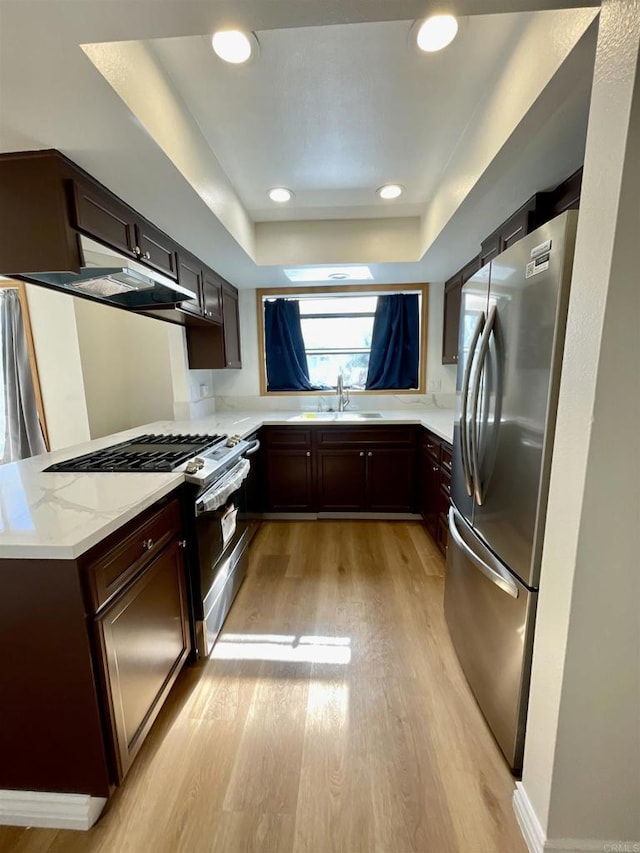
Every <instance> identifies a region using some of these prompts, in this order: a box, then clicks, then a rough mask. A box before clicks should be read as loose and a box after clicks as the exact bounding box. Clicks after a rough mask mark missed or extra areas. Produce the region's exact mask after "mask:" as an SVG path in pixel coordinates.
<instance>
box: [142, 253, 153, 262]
mask: <svg viewBox="0 0 640 853" xmlns="http://www.w3.org/2000/svg"><path fill="white" fill-rule="evenodd" d="M142 257H143V258H144V259H145V260H147V261H150V260H151V252H145V253H144V254H143V256H142Z"/></svg>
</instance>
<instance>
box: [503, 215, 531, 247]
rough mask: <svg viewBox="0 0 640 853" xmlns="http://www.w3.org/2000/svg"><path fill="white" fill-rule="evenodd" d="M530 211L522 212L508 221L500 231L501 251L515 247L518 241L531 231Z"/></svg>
mask: <svg viewBox="0 0 640 853" xmlns="http://www.w3.org/2000/svg"><path fill="white" fill-rule="evenodd" d="M529 219H530V215H529V211H528V210H520V211H518V213H516V214H514V215H513V216H512V217H511V218H510V219H508V220H507V221H506V222H505V223H504V225H503V226H502V228H501V230H500V251H501V252H504V250H505V249H508V248H510V247H511V246H513V244H514V243H517V242H518V240H522V238H523V237H526V236H527V234H528V233H529V231H530V227H529Z"/></svg>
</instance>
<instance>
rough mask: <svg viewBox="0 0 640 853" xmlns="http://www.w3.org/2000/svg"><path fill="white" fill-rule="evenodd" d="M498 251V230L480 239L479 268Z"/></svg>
mask: <svg viewBox="0 0 640 853" xmlns="http://www.w3.org/2000/svg"><path fill="white" fill-rule="evenodd" d="M499 253H500V232H498V231H496V232H494V233H493V234H491V235H490V236H489V237H487V239H486V240H483V241H482V249H481V251H480V269H482V267H483V266H484V265H485V264H488V263H489V261H492V260H493V259H494V258H495V257H496V255H498V254H499Z"/></svg>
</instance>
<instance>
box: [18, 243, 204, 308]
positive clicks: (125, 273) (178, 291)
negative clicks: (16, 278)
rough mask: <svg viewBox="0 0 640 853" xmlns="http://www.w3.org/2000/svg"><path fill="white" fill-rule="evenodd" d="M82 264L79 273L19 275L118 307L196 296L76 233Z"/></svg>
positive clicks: (161, 303) (169, 304)
mask: <svg viewBox="0 0 640 853" xmlns="http://www.w3.org/2000/svg"><path fill="white" fill-rule="evenodd" d="M80 248H81V254H82V258H83V265H82V267H81V269H80V272H79V273H73V272H36V273H24V275H23V277H24V278H26V279H28V280H29V281H33V282H35V283H36V284H44V285H47V286H48V287H55V288H56V289H58V290H64V291H65V293H71V294H72V295H75V296H85V297H89V298H91V299H97V300H99V301H101V302H107V303H109V304H111V305H118V306H120V307H121V308H132V309H140V308H163V307H166V308H172V307H174V306H175V305H177V304H178V303H180V302H185V301H186V300H189V299H197V298H198V296H197V294H196V293H194V292H193V291H191V290H188V289H187V288H186V287H181V286H180V285H179V284H177V283H176V282H175V281H173V280H172V279H170V278H169V277H168V276H166V275H163V274H162V273H159V272H156V271H155V270H151V269H149V268H148V267H145V266H143V265H142V264H139V263H137V261H134V260H132V259H131V258H127V257H126V256H125V255H119V254H118V253H117V252H114V251H113V250H112V249H108V248H106V247H105V246H102V245H101V244H100V243H96V242H95V241H94V240H90V239H89V238H88V237H84V236H80Z"/></svg>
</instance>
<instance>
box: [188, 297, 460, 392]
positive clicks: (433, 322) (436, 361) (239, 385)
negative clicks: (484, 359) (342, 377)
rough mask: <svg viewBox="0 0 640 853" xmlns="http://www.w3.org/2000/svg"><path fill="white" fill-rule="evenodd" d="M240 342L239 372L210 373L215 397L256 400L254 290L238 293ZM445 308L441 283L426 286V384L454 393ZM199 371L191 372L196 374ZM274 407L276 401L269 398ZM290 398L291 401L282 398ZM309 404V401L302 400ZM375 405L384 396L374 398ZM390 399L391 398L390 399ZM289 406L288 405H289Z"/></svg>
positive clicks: (256, 336) (258, 386)
mask: <svg viewBox="0 0 640 853" xmlns="http://www.w3.org/2000/svg"><path fill="white" fill-rule="evenodd" d="M239 296H240V299H239V311H240V341H241V345H242V369H241V370H214V371H209V375H210V376H211V377H212V379H211V381H212V382H213V388H214V391H215V394H216V396H220V397H230V398H234V397H256V396H257V395H259V394H260V380H259V364H258V320H257V317H258V314H257V308H256V291H255V290H251V289H247V290H241V291H240V292H239ZM443 307H444V284H442V283H435V284H431V285H429V322H428V346H427V384H429V382H431V381H435V382H439V383H440V390H439V393H441V394H443V395H451V394H455V391H456V368H455V366H451V365H443V364H442V317H443V313H442V312H443ZM197 372H198V371H192V373H197ZM269 399H270V400H271V401H272V404H273V405H276V404H275V400H277V399H278V398H275V397H272V398H269ZM283 399H285V400H286V399H289V401H291V398H283ZM300 399H305V400H307V401H308V399H309V398H303V397H301V398H300ZM376 399H377V401H378V404H379V405H381V403H380V400H381V399H383V400H386V399H387V398H386V397H383V398H380V396H379V395H377V396H376ZM389 399H390V398H389ZM289 405H291V402H289Z"/></svg>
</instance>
